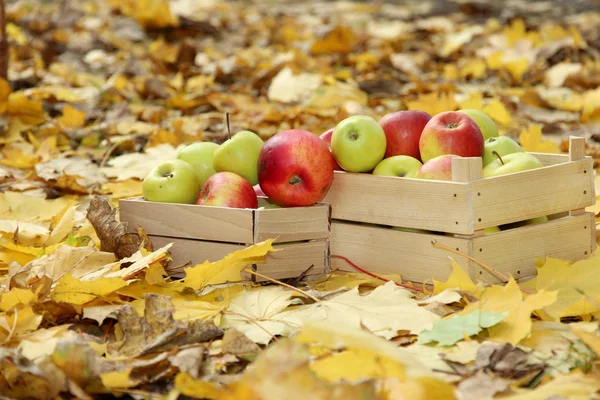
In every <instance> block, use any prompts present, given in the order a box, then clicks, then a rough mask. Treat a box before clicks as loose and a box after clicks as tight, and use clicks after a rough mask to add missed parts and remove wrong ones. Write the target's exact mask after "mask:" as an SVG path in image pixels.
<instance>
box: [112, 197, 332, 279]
mask: <svg viewBox="0 0 600 400" xmlns="http://www.w3.org/2000/svg"><path fill="white" fill-rule="evenodd" d="M269 204H270V203H269V201H268V199H266V198H262V197H261V198H259V208H258V209H236V208H227V207H208V206H198V205H189V204H170V203H157V202H148V201H144V200H143V198H141V197H140V198H132V199H126V200H121V201H119V209H120V220H121V221H122V222H126V223H127V224H128V230H129V231H130V232H135V231H137V227H138V226H141V227H143V229H144V231H145V232H146V233H147V234H148V236H149V237H150V239H151V240H152V243H153V244H154V245H155V246H163V245H165V244H167V243H173V244H174V245H173V246H172V247H171V250H170V251H171V258H172V259H173V261H172V264H173V265H182V264H186V263H191V264H192V265H195V264H201V263H203V262H204V261H206V260H208V261H217V260H220V259H221V258H223V257H224V256H225V255H227V254H229V253H231V252H233V251H235V250H240V249H243V248H245V247H248V246H250V245H252V244H255V243H258V242H261V241H264V240H267V239H276V240H275V241H274V247H275V248H276V249H278V250H279V251H276V252H272V253H269V254H267V256H266V259H265V263H261V264H255V265H252V267H253V268H254V269H255V270H256V271H257V272H260V273H261V274H264V275H267V276H269V277H271V278H275V279H283V278H293V277H297V276H299V275H301V274H303V273H304V272H306V271H307V270H309V268H310V270H309V271H308V272H307V275H314V274H322V273H325V272H327V271H328V270H329V235H330V217H331V207H330V205H328V204H316V205H314V206H311V207H294V208H263V207H264V206H268V205H269ZM311 267H312V268H311Z"/></svg>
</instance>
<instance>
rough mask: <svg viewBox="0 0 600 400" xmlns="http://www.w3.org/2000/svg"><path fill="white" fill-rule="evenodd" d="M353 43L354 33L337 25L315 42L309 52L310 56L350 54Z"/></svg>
mask: <svg viewBox="0 0 600 400" xmlns="http://www.w3.org/2000/svg"><path fill="white" fill-rule="evenodd" d="M355 41H356V39H355V36H354V33H353V32H352V30H351V29H350V28H346V27H344V26H341V25H337V26H336V27H335V28H333V29H332V30H330V31H329V32H327V33H326V34H325V35H324V36H323V37H322V38H320V39H318V40H316V41H315V42H314V43H313V45H312V47H311V49H310V51H311V53H312V54H331V53H350V52H351V51H352V49H353V48H354V43H355Z"/></svg>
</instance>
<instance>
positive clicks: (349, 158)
mask: <svg viewBox="0 0 600 400" xmlns="http://www.w3.org/2000/svg"><path fill="white" fill-rule="evenodd" d="M385 148H386V138H385V132H384V131H383V128H382V127H381V126H380V125H379V123H378V122H377V121H375V120H374V119H373V118H372V117H369V116H367V115H353V116H351V117H348V118H346V119H344V120H342V121H341V122H340V123H339V124H337V126H336V127H335V129H334V130H333V133H332V135H331V150H332V152H333V156H334V157H335V160H336V161H337V163H338V164H339V165H340V167H342V168H343V169H344V170H346V171H348V172H368V171H371V170H372V169H373V168H375V166H376V165H377V164H379V162H380V161H381V160H383V156H384V155H385Z"/></svg>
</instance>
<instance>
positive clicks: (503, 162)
mask: <svg viewBox="0 0 600 400" xmlns="http://www.w3.org/2000/svg"><path fill="white" fill-rule="evenodd" d="M543 166H544V164H542V162H541V161H540V160H539V159H538V158H537V157H536V156H534V155H532V154H529V153H511V154H507V155H505V156H504V157H502V156H500V157H498V159H497V160H494V161H492V162H491V163H489V164H488V165H487V166H486V167H485V168H483V177H484V178H491V177H494V176H500V175H506V174H512V173H514V172H521V171H527V170H530V169H535V168H542V167H543Z"/></svg>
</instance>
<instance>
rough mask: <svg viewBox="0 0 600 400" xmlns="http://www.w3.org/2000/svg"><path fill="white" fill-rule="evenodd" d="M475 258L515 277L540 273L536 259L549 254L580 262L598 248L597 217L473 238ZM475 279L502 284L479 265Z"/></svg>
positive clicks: (585, 217) (577, 218)
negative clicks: (595, 219)
mask: <svg viewBox="0 0 600 400" xmlns="http://www.w3.org/2000/svg"><path fill="white" fill-rule="evenodd" d="M472 247H473V255H472V256H473V257H475V258H476V259H478V260H479V261H482V262H483V263H485V264H487V265H489V266H490V267H492V268H494V269H496V270H498V271H501V272H504V273H508V274H511V275H512V276H513V277H514V278H515V279H519V278H525V277H529V276H533V275H535V274H536V273H537V271H536V266H535V261H536V258H538V257H539V258H542V259H543V258H545V257H546V256H551V257H556V258H561V259H565V260H569V261H577V260H581V259H584V258H586V257H588V256H589V255H590V254H591V253H592V252H593V251H594V250H595V248H596V240H595V233H594V216H593V214H592V213H585V214H583V215H579V216H576V217H571V216H567V217H563V218H559V219H555V220H551V221H549V222H545V223H542V224H536V225H528V226H523V227H519V228H515V229H509V230H506V231H502V232H498V233H495V234H492V235H486V236H482V237H479V238H475V239H473V246H472ZM474 272H475V274H474V276H473V278H474V279H479V280H483V281H485V282H490V283H498V279H497V278H496V277H494V276H493V275H491V274H489V273H488V272H486V271H485V270H482V269H481V268H480V267H478V266H475V271H474Z"/></svg>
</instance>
